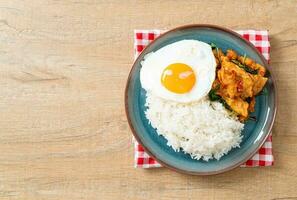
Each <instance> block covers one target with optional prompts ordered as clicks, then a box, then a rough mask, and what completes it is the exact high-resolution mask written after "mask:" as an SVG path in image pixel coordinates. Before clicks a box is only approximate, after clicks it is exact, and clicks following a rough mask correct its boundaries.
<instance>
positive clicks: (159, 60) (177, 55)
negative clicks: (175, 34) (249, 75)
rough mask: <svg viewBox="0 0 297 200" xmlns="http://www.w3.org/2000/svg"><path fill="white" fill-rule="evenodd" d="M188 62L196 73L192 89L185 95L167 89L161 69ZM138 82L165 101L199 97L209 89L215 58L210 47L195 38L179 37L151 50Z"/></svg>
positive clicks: (212, 78) (213, 77) (144, 62)
mask: <svg viewBox="0 0 297 200" xmlns="http://www.w3.org/2000/svg"><path fill="white" fill-rule="evenodd" d="M173 63H184V64H187V65H189V66H190V67H191V68H192V69H193V71H194V73H195V76H196V82H195V85H194V86H193V88H192V89H191V90H190V91H189V92H187V93H184V94H177V93H174V92H171V91H169V90H167V89H166V88H165V87H164V86H163V85H162V83H161V76H162V72H163V70H164V69H165V68H166V67H167V66H168V65H170V64H173ZM141 65H142V67H141V70H140V82H141V85H142V87H143V88H144V89H145V90H146V91H148V92H152V93H153V94H155V95H157V96H159V97H161V98H163V99H167V100H172V101H176V102H182V103H189V102H194V101H198V100H200V99H202V98H203V97H205V96H206V95H207V94H208V92H209V91H210V90H211V86H212V83H213V81H214V80H215V73H216V60H215V57H214V55H213V53H212V49H211V46H210V45H209V44H207V43H204V42H201V41H197V40H181V41H178V42H175V43H172V44H169V45H167V46H164V47H162V48H161V49H159V50H157V51H155V52H151V53H149V54H147V55H146V56H145V57H144V60H143V61H142V62H141Z"/></svg>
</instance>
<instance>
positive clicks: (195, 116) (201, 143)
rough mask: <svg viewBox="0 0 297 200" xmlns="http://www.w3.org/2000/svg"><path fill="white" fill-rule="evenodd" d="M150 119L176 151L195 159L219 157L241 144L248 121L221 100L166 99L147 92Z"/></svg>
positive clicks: (147, 111)
mask: <svg viewBox="0 0 297 200" xmlns="http://www.w3.org/2000/svg"><path fill="white" fill-rule="evenodd" d="M146 106H147V110H146V112H145V114H146V117H147V119H148V120H149V122H150V124H151V125H152V127H153V128H155V129H156V131H157V133H158V134H159V135H162V136H164V137H165V138H166V139H167V141H168V143H167V144H168V145H169V146H171V147H172V148H173V149H174V150H175V151H180V150H182V151H184V152H185V153H188V154H190V155H191V157H192V158H193V159H197V160H199V159H203V160H205V161H208V160H209V159H213V158H215V159H217V160H219V159H220V158H221V157H222V156H223V155H224V154H227V153H228V151H230V150H231V149H232V148H235V147H239V144H240V142H241V140H242V136H241V131H242V129H243V126H244V124H243V123H241V122H240V121H239V120H238V119H237V117H236V116H235V115H234V114H232V113H230V112H229V111H228V110H227V109H226V108H225V107H224V106H223V105H222V104H221V103H219V102H211V101H209V100H208V98H204V99H202V100H200V101H199V102H195V103H191V104H183V103H177V102H173V101H168V100H164V99H162V98H160V97H157V96H154V95H153V94H151V93H147V99H146Z"/></svg>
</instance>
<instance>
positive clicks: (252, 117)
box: [248, 116, 257, 122]
mask: <svg viewBox="0 0 297 200" xmlns="http://www.w3.org/2000/svg"><path fill="white" fill-rule="evenodd" d="M248 120H251V121H254V122H256V121H257V118H256V116H249V118H248Z"/></svg>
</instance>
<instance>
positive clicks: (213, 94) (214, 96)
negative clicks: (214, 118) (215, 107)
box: [208, 85, 231, 110]
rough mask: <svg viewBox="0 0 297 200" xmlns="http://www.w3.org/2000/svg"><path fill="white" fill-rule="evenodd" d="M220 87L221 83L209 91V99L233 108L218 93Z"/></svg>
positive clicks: (227, 107)
mask: <svg viewBox="0 0 297 200" xmlns="http://www.w3.org/2000/svg"><path fill="white" fill-rule="evenodd" d="M219 89H220V85H218V86H217V87H216V88H214V89H211V90H210V92H209V93H208V97H209V100H211V101H218V102H220V103H221V104H223V106H224V107H225V108H226V109H228V110H231V108H230V106H229V105H228V104H227V102H226V101H225V100H224V99H223V98H222V97H221V96H220V95H218V94H217V93H216V92H217V91H218V90H219Z"/></svg>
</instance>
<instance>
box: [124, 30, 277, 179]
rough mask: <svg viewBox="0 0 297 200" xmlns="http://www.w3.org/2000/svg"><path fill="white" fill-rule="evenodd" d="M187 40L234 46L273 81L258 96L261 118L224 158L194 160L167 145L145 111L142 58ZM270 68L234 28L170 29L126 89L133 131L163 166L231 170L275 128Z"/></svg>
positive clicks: (196, 171)
mask: <svg viewBox="0 0 297 200" xmlns="http://www.w3.org/2000/svg"><path fill="white" fill-rule="evenodd" d="M184 39H194V40H200V41H203V42H206V43H211V42H213V43H215V44H216V45H217V46H218V47H220V48H222V49H223V51H226V50H227V49H234V50H235V51H237V52H238V53H239V54H242V55H243V54H246V55H247V56H248V57H251V58H252V59H254V60H255V61H256V62H258V63H260V64H261V65H263V66H265V67H266V68H267V69H268V73H267V76H268V78H269V81H268V82H267V84H266V86H265V88H266V90H267V91H268V92H267V95H261V96H258V97H257V99H256V102H257V103H256V107H255V112H254V113H253V116H256V118H257V121H256V122H254V121H248V122H247V123H246V124H245V126H244V130H243V132H242V134H243V140H242V142H241V144H240V146H241V147H240V148H235V149H232V150H231V151H230V152H229V153H228V154H227V155H225V156H223V157H222V158H221V159H220V160H215V159H213V160H210V161H208V162H205V161H202V160H194V159H191V157H190V156H189V155H188V154H184V153H183V152H175V151H174V150H173V149H172V148H171V147H169V146H167V145H166V139H165V138H164V137H163V136H158V134H157V133H156V131H155V129H154V128H152V127H151V125H150V124H149V123H148V120H147V119H146V117H145V114H144V111H145V110H146V108H145V100H146V97H145V94H146V92H145V90H143V89H142V88H141V84H140V80H139V71H140V68H141V65H140V62H141V60H143V57H144V56H145V55H146V54H147V53H149V52H152V51H156V50H158V49H160V48H161V47H163V46H165V45H168V44H170V43H173V42H176V41H179V40H184ZM269 69H270V68H269V66H268V64H267V62H266V60H265V58H264V57H263V56H262V55H261V54H260V53H259V52H258V51H257V49H256V48H255V47H254V46H253V45H252V44H251V43H250V42H248V41H246V40H245V39H243V38H242V37H241V36H240V35H239V34H237V33H235V32H233V31H231V30H228V29H225V28H222V27H218V26H213V25H189V26H183V27H178V28H175V29H173V30H170V31H168V32H166V33H164V34H162V35H161V36H160V37H158V38H157V39H156V40H154V41H153V42H152V43H151V44H150V45H148V46H147V47H146V48H145V49H144V50H143V51H142V53H141V54H140V55H139V57H138V58H137V60H136V61H135V62H134V64H133V67H132V69H131V71H130V75H129V78H128V81H127V85H126V91H125V106H126V114H127V118H128V122H129V124H130V127H131V130H132V132H133V134H134V136H135V138H136V140H137V141H138V142H139V143H140V144H142V146H143V147H144V149H145V150H146V152H147V153H149V154H150V155H151V156H153V157H154V158H155V159H156V160H157V161H159V162H160V163H161V164H162V165H163V166H166V167H169V168H171V169H174V170H176V171H179V172H183V173H188V174H197V175H209V174H218V173H222V172H225V171H228V170H231V169H233V168H235V167H237V166H239V165H240V164H242V163H244V162H245V161H247V160H248V159H249V158H251V157H252V155H253V154H254V153H255V152H256V151H257V150H258V149H259V148H260V147H261V145H262V144H263V143H264V142H265V139H266V138H267V136H268V134H269V133H270V131H271V129H272V125H273V122H274V119H275V114H276V89H275V83H274V79H273V77H272V74H271V71H270V70H269Z"/></svg>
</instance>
